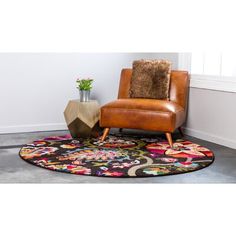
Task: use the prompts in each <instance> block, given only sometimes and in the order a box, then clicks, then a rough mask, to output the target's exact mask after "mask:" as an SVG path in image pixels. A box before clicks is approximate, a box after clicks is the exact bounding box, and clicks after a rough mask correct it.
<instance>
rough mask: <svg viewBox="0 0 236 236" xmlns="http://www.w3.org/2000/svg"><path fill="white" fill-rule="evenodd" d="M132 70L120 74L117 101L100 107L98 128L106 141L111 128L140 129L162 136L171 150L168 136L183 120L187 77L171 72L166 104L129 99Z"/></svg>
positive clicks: (181, 72)
mask: <svg viewBox="0 0 236 236" xmlns="http://www.w3.org/2000/svg"><path fill="white" fill-rule="evenodd" d="M131 75H132V69H123V70H122V72H121V78H120V86H119V94H118V99H117V100H115V101H113V102H110V103H108V104H106V105H104V106H103V107H101V114H100V126H101V127H103V128H105V129H104V131H103V135H102V137H101V139H102V141H104V140H105V138H106V136H107V134H108V133H109V130H110V128H128V129H142V130H152V131H162V132H165V134H166V138H167V140H168V142H169V144H170V146H171V147H172V146H173V141H172V136H171V133H172V132H174V131H175V129H177V128H178V129H179V131H180V133H181V134H182V135H183V133H182V130H181V125H182V124H183V123H184V122H185V119H186V110H187V101H188V91H189V76H188V72H187V71H171V77H170V92H169V95H170V96H169V97H170V99H169V101H168V100H157V99H143V98H130V97H129V89H130V82H131Z"/></svg>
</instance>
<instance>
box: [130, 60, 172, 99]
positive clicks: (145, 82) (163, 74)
mask: <svg viewBox="0 0 236 236" xmlns="http://www.w3.org/2000/svg"><path fill="white" fill-rule="evenodd" d="M170 73H171V62H169V61H166V60H138V61H134V62H133V72H132V77H131V84H130V91H129V92H130V97H131V98H155V99H168V98H169V86H170Z"/></svg>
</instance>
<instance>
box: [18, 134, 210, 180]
mask: <svg viewBox="0 0 236 236" xmlns="http://www.w3.org/2000/svg"><path fill="white" fill-rule="evenodd" d="M19 154H20V156H21V158H22V159H24V160H25V161H27V162H29V163H31V164H33V165H36V166H40V167H43V168H46V169H49V170H54V171H61V172H66V173H71V174H78V175H94V176H106V177H152V176H163V175H171V174H180V173H186V172H191V171H195V170H199V169H202V168H205V167H207V166H209V165H210V164H211V163H212V162H213V161H214V155H213V153H212V151H210V150H209V149H207V148H206V147H202V146H201V145H199V144H195V143H192V142H190V141H187V140H183V139H177V140H175V142H174V145H173V148H171V147H170V146H169V144H168V142H167V141H166V140H164V139H161V138H159V137H157V138H153V137H148V136H145V137H144V136H134V135H133V136H132V135H127V136H125V135H121V134H117V135H109V136H108V138H107V139H106V140H105V141H103V142H102V141H100V140H99V139H97V138H87V139H83V138H78V139H72V138H71V136H70V135H64V136H52V137H47V138H44V139H41V140H37V141H34V142H32V143H30V144H27V145H25V146H24V147H22V148H21V150H20V153H19Z"/></svg>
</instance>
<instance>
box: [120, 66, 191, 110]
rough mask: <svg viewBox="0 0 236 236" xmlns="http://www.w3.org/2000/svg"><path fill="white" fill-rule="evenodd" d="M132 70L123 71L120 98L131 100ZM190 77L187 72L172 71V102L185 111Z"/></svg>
mask: <svg viewBox="0 0 236 236" xmlns="http://www.w3.org/2000/svg"><path fill="white" fill-rule="evenodd" d="M131 76H132V69H122V71H121V76H120V86H119V93H118V98H129V97H130V96H129V90H130V81H131ZM188 91H189V76H188V72H187V71H178V70H172V71H171V76H170V93H169V94H170V101H173V102H176V103H177V104H179V105H180V106H182V107H183V108H184V109H185V108H186V106H187V100H188Z"/></svg>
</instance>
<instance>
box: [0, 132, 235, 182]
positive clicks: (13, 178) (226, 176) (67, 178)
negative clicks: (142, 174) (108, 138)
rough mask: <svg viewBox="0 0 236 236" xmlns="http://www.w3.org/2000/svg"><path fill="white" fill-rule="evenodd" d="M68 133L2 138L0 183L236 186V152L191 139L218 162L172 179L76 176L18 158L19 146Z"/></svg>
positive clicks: (0, 142) (4, 136)
mask: <svg viewBox="0 0 236 236" xmlns="http://www.w3.org/2000/svg"><path fill="white" fill-rule="evenodd" d="M114 132H116V130H115V131H114ZM137 132H139V133H142V132H140V131H130V130H125V131H124V133H137ZM65 133H67V131H53V132H34V133H22V134H4V135H0V183H236V150H235V149H231V148H227V147H224V146H221V145H217V144H214V143H210V142H206V141H204V140H200V139H197V138H194V137H190V136H186V137H185V138H186V139H188V140H190V141H193V142H196V143H198V144H201V145H203V146H205V147H207V148H209V149H211V150H212V151H213V152H214V154H215V162H214V163H213V164H212V165H210V166H209V167H207V168H205V169H202V170H199V171H195V172H191V173H186V174H179V175H170V176H160V177H148V178H108V177H94V176H83V175H73V174H67V173H60V172H55V171H50V170H46V169H43V168H40V167H37V166H33V165H31V164H29V163H27V162H25V161H23V160H22V159H21V158H20V157H19V155H18V152H19V150H20V146H21V145H23V144H25V143H28V142H31V141H33V140H37V139H39V138H42V137H46V136H50V135H62V134H65ZM177 135H178V134H176V136H177Z"/></svg>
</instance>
